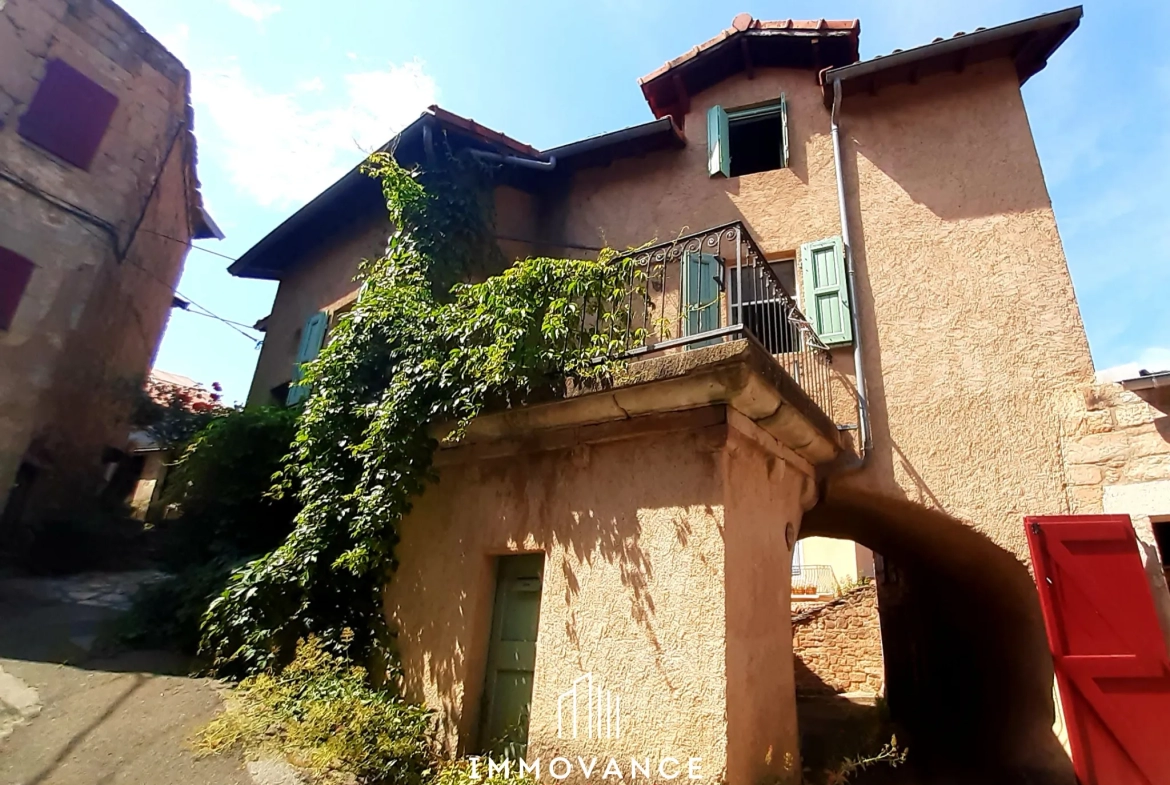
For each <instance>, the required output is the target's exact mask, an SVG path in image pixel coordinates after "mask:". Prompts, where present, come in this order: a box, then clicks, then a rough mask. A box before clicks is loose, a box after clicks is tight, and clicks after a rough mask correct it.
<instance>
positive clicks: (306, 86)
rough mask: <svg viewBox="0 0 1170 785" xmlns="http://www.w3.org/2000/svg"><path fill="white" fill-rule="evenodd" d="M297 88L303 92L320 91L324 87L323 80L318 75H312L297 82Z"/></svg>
mask: <svg viewBox="0 0 1170 785" xmlns="http://www.w3.org/2000/svg"><path fill="white" fill-rule="evenodd" d="M297 89H298V90H300V91H301V92H305V93H320V92H321V91H323V90H324V89H325V80H323V79H322V78H321V77H319V76H314V77H313V78H312V79H306V80H305V81H303V82H301V83H300V84H298V85H297Z"/></svg>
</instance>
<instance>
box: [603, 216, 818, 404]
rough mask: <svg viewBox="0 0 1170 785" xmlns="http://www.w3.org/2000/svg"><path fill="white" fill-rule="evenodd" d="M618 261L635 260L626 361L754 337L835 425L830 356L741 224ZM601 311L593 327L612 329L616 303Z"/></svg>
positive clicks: (626, 308) (680, 239) (627, 312)
mask: <svg viewBox="0 0 1170 785" xmlns="http://www.w3.org/2000/svg"><path fill="white" fill-rule="evenodd" d="M617 258H618V259H619V260H623V261H628V262H632V271H631V281H630V291H629V298H628V301H627V302H625V303H622V304H621V305H622V308H621V310H623V311H624V313H625V316H624V320H623V326H624V328H625V335H626V339H625V342H624V343H622V342H620V341H619V342H618V344H617V345H619V346H624V347H625V348H626V354H627V356H634V355H640V354H647V353H650V352H661V351H672V350H673V351H682V350H685V349H688V348H697V347H701V346H708V345H711V344H713V343H718V342H720V341H727V340H733V339H736V338H741V337H749V338H751V339H754V340H756V341H757V342H759V343H760V344H761V345H762V346H763V347H764V348H765V349H766V350H767V351H768V353H769V354H771V355H772V356H773V358H775V360H776V362H777V363H779V364H780V365H781V367H783V368H784V370H785V371H787V372H788V374H789V376H791V377H792V379H793V380H794V381H795V382H796V383H797V384H798V385H799V386H800V388H801V389H802V390H804V392H805V393H806V394H807V395H808V396H809V398H810V399H812V401H813V402H814V403H816V404H817V405H818V406H819V407H820V408H821V410H822V411H823V412H824V413H825V414H826V415H827V416H828V417H829V418H830V419H832V417H833V406H832V390H831V377H830V373H829V363H830V354H829V351H828V349H827V348H826V347H825V345H824V344H823V343H821V341H820V339H819V338H818V337H817V334H816V332H815V331H814V330H813V328H812V325H810V324H809V321H808V320H807V319H806V318H805V316H804V314H803V313H801V311H800V308H798V307H797V305H796V301H795V300H794V298H793V295H792V293H791V292H790V291H788V288H787V287H786V286H785V285H784V284H783V283H782V282H781V280H780V278H779V277H778V276H777V274H776V270H775V269H774V266H775V265H776V263H772V262H769V261H768V260H767V259H766V257H765V256H764V254H763V252H762V251H761V250H760V248H759V246H758V245H757V244H756V242H755V240H753V239H752V237H751V235H750V234H749V233H748V231H747V227H745V226H744V225H743V223H742V222H739V221H736V222H733V223H729V224H724V225H723V226H716V227H712V228H710V229H706V230H704V231H701V232H695V233H693V234H687V235H683V236H681V237H678V238H677V239H675V240H672V241H670V242H666V243H659V244H657V245H653V246H649V247H645V248H639V249H637V250H634V251H630V252H627V253H625V254H622V255H620V256H619V257H617ZM639 301H640V302H639ZM597 307H598V312H597V314H598V315H595V316H594V317H593V319H592V320H591V321H593V322H594V323H609V324H612V323H613V320H612V318H611V317H612V308H611V305H606V304H598V306H597ZM606 308H611V311H610V312H608V313H606V312H605V309H606ZM602 313H605V316H600V314H602ZM630 336H636V339H635V340H631V338H630ZM634 343H637V344H639V345H633V344H634Z"/></svg>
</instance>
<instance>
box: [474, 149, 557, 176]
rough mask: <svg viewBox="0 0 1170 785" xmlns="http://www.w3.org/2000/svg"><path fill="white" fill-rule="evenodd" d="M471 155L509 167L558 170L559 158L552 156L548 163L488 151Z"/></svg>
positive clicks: (546, 170) (478, 151)
mask: <svg viewBox="0 0 1170 785" xmlns="http://www.w3.org/2000/svg"><path fill="white" fill-rule="evenodd" d="M471 154H472V155H473V156H475V157H476V158H478V159H479V160H481V161H491V162H492V163H497V164H506V165H509V166H519V167H522V168H524V169H536V170H538V171H541V172H551V171H552V170H553V169H556V168H557V157H556V156H555V155H550V156H549V157H548V160H547V161H540V160H537V159H535V158H521V157H520V156H518V155H503V154H501V153H492V152H489V151H487V150H472V151H471Z"/></svg>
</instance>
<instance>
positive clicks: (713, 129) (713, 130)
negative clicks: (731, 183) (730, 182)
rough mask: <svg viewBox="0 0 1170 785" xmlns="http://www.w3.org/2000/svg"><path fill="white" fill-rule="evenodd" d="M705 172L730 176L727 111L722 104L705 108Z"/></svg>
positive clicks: (712, 174)
mask: <svg viewBox="0 0 1170 785" xmlns="http://www.w3.org/2000/svg"><path fill="white" fill-rule="evenodd" d="M707 174H709V175H711V176H712V177H714V176H715V175H717V174H721V175H723V176H724V177H731V142H730V132H729V131H728V125H727V112H725V111H724V110H723V107H722V106H719V105H716V106H712V107H711V108H710V109H708V110H707Z"/></svg>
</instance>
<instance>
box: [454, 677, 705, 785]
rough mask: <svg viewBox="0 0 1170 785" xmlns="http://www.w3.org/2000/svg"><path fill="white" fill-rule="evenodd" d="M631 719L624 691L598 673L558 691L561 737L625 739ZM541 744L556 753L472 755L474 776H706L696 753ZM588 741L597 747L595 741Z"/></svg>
mask: <svg viewBox="0 0 1170 785" xmlns="http://www.w3.org/2000/svg"><path fill="white" fill-rule="evenodd" d="M625 719H626V718H625V717H623V716H622V699H621V696H620V695H618V694H617V693H616V692H614V691H612V690H608V689H606V688H605V687H604V686H603V685H602V684H600V683H599V680H594V678H593V674H592V673H583V674H581V675H580V676H578V677H577V678H575V679H573V682H572V684H571V685H570V686H569V689H567V690H565V691H564V692H562V693H561V694H560V695H559V696H557V738H558V739H578V740H584V739H587V740H590V741H597V740H602V741H604V740H606V739H620V738H621V737H622V731H623V730H624V720H625ZM550 730H551V729H550ZM528 744H529V745H530V746H529V749H531V744H532V739H529V740H528ZM540 746H541V748H542V751H547V752H548V753H549V754H551V755H552V757H551V758H544V759H542V758H541V757H540V756H539V755H537V756H534V757H527V756H524V757H514V756H513V755H504V756H501V757H499V758H496V757H494V756H491V755H488V756H484V757H478V756H472V757H470V758H469V761H470V763H471V773H470V778H471V779H472V780H481V779H483V778H484V777H485V776H486V777H487V778H489V779H490V778H494V777H498V776H500V775H503V776H504V777H505V778H509V777H514V776H515V777H526V778H531V779H533V780H535V781H536V782H537V783H549V780H551V781H552V782H551V783H549V785H555V784H556V783H560V782H562V781H563V780H565V779H568V778H569V777H574V778H575V779H578V780H582V779H583V780H585V781H590V780H593V779H598V780H620V781H622V782H624V783H627V785H630V784H631V783H632V782H636V781H638V780H644V781H645V782H646V785H651V783H655V782H657V783H663V782H669V781H670V780H701V779H703V773H702V764H703V759H702V758H700V757H698V756H694V755H679V754H675V755H662V754H661V753H659V755H657V756H656V755H645V754H630V751H629V750H626V751H624V754H621V755H612V754H610V755H606V754H604V753H601V751H600V750H598V753H599V754H589V755H570V754H560V753H554V752H552V751H548V745H547V744H541V745H540ZM573 746H574V747H576V746H579V745H573ZM583 746H585V747H587V748H591V747H593V746H594V745H591V744H586V745H583ZM545 778H547V779H545ZM599 785H602V784H601V783H599ZM604 785H618V783H616V782H615V783H612V784H611V783H605V784H604Z"/></svg>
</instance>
